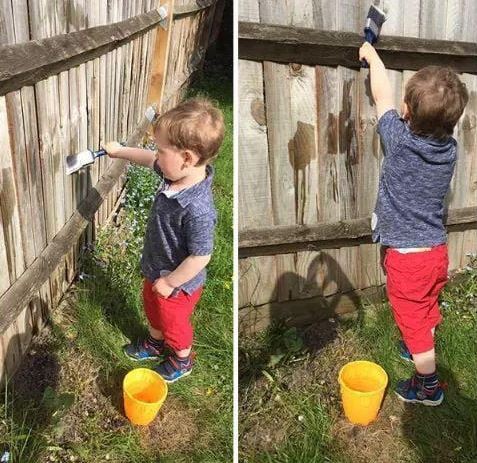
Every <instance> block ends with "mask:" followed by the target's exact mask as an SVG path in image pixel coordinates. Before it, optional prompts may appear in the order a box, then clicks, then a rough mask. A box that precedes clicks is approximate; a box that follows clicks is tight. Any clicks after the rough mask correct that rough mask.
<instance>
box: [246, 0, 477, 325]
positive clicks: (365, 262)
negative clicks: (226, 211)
mask: <svg viewBox="0 0 477 463" xmlns="http://www.w3.org/2000/svg"><path fill="white" fill-rule="evenodd" d="M378 3H379V4H380V5H381V7H384V8H387V9H388V13H389V19H388V21H387V22H386V23H385V25H384V27H383V37H382V38H381V40H380V42H379V44H378V48H379V50H380V54H381V56H382V57H383V60H384V62H385V64H386V65H387V67H388V68H389V69H390V70H389V71H388V72H389V75H390V79H391V83H392V86H393V90H394V93H395V99H396V102H399V101H400V99H401V97H402V91H403V88H404V85H405V83H406V81H407V80H408V79H409V77H410V76H411V75H412V74H413V70H416V69H419V68H421V67H423V66H425V65H427V64H447V65H450V66H452V67H454V68H455V69H456V70H458V72H460V73H461V78H462V80H463V81H464V82H465V83H466V85H467V87H468V89H469V93H470V101H469V104H468V106H467V108H466V110H465V114H464V116H463V117H462V119H461V121H460V122H459V125H458V127H457V128H456V131H455V136H456V138H457V140H458V142H459V160H458V164H457V168H456V173H455V175H454V178H453V181H452V186H451V192H450V195H449V201H448V208H449V213H448V218H447V223H448V225H449V231H450V234H449V251H450V261H451V264H450V266H451V268H452V269H456V268H458V267H461V266H463V265H465V264H466V262H467V257H466V254H467V253H469V252H475V251H476V250H477V231H476V222H477V208H476V205H477V196H476V189H477V157H476V155H475V147H476V135H477V133H476V120H477V114H476V112H477V76H476V75H475V74H476V73H477V59H476V58H477V45H476V42H477V29H476V28H475V27H474V23H475V21H476V20H477V4H474V3H473V2H465V1H452V0H439V1H434V0H426V1H425V2H421V1H419V0H388V1H381V2H378ZM369 4H370V2H369V1H364V0H337V1H336V2H329V1H326V0H303V1H298V0H295V1H294V0H291V1H285V0H278V1H272V0H244V1H241V2H240V8H239V21H240V23H239V58H240V60H239V86H240V87H239V96H240V101H239V108H240V116H239V120H240V124H239V166H238V169H239V227H240V234H239V258H240V261H239V269H240V276H239V277H240V285H239V305H240V307H241V310H240V320H241V329H242V330H244V331H253V330H257V329H260V328H263V327H264V326H267V325H268V324H269V323H270V322H271V321H272V320H275V319H276V320H278V319H289V320H290V322H291V323H294V324H300V323H307V322H310V321H313V320H317V319H319V318H322V317H326V316H329V315H330V314H332V313H336V312H338V313H340V312H345V311H349V310H353V309H354V308H355V307H356V306H357V305H358V304H359V302H360V298H361V297H363V296H364V297H369V298H371V299H374V298H381V297H382V285H383V283H384V281H385V280H384V275H383V273H382V270H381V265H380V249H379V246H378V245H376V244H372V242H371V239H370V221H369V217H370V215H371V212H372V210H373V208H374V205H375V200H376V192H377V187H378V181H379V174H380V167H381V161H382V152H381V146H380V143H379V137H378V135H377V132H376V124H377V118H376V112H375V108H374V107H373V103H372V98H371V95H370V89H369V81H368V79H367V77H368V73H369V71H368V70H367V69H360V68H359V62H358V60H357V55H358V48H359V46H360V45H361V43H362V38H361V37H362V32H361V31H362V29H363V25H364V21H365V18H366V14H367V10H368V8H369ZM437 11H438V12H439V14H437V13H436V12H437Z"/></svg>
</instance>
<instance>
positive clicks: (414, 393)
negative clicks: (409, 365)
mask: <svg viewBox="0 0 477 463" xmlns="http://www.w3.org/2000/svg"><path fill="white" fill-rule="evenodd" d="M394 392H395V394H396V395H397V396H398V399H399V400H402V401H403V402H407V403H411V404H423V405H427V406H429V407H435V406H437V405H440V404H441V403H442V401H443V400H444V390H443V389H442V387H441V384H440V383H438V385H437V387H436V388H435V389H434V390H433V391H432V392H428V391H426V389H425V388H424V382H423V381H422V379H420V378H419V377H418V376H417V375H414V376H413V377H412V378H411V379H408V380H403V381H399V382H398V384H397V386H396V390H395V391H394Z"/></svg>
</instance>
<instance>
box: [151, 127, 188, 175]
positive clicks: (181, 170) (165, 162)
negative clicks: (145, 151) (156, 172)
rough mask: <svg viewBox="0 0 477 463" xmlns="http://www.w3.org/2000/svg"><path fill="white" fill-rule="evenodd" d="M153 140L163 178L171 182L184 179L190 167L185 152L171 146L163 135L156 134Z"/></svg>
mask: <svg viewBox="0 0 477 463" xmlns="http://www.w3.org/2000/svg"><path fill="white" fill-rule="evenodd" d="M155 138H156V146H157V152H156V159H157V163H158V164H159V168H160V169H161V171H162V173H163V174H164V177H166V178H167V179H168V180H170V181H172V182H175V181H177V180H180V179H181V178H183V177H185V176H186V175H187V173H188V170H189V167H190V162H188V154H187V151H183V150H179V149H177V148H176V147H175V146H173V145H171V144H170V143H169V140H168V139H167V137H166V136H164V134H161V133H156V137H155Z"/></svg>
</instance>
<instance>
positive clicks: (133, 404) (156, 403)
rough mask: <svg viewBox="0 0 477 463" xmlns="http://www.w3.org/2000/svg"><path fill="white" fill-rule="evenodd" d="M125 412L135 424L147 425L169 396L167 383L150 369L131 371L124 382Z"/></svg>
mask: <svg viewBox="0 0 477 463" xmlns="http://www.w3.org/2000/svg"><path fill="white" fill-rule="evenodd" d="M123 396H124V411H125V412H126V416H127V417H128V419H129V421H131V423H133V424H138V425H143V426H144V425H147V424H149V423H150V422H151V421H152V420H154V418H155V417H156V415H157V413H158V411H159V409H160V408H161V406H162V404H163V403H164V400H165V399H166V396H167V383H166V382H165V381H164V380H163V379H162V377H161V376H160V375H159V374H158V373H156V372H155V371H153V370H149V369H148V368H136V369H134V370H131V371H130V372H129V373H128V374H127V375H126V376H125V377H124V380H123Z"/></svg>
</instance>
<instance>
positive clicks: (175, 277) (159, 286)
mask: <svg viewBox="0 0 477 463" xmlns="http://www.w3.org/2000/svg"><path fill="white" fill-rule="evenodd" d="M209 261H210V254H209V255H207V256H189V257H187V258H186V259H184V261H183V262H182V263H181V264H180V265H179V266H178V267H177V268H176V269H175V270H174V271H173V272H171V273H169V274H168V275H166V276H164V277H160V278H158V279H157V280H156V281H154V284H153V285H152V290H153V291H155V292H156V293H158V294H159V295H161V296H162V297H166V298H167V297H169V296H170V295H171V294H172V291H174V289H175V288H178V287H179V286H181V285H183V284H184V283H185V282H186V281H189V280H191V279H192V278H194V277H195V276H196V275H197V274H198V273H199V272H200V271H201V270H202V269H203V268H205V266H206V265H207V264H208V263H209Z"/></svg>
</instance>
